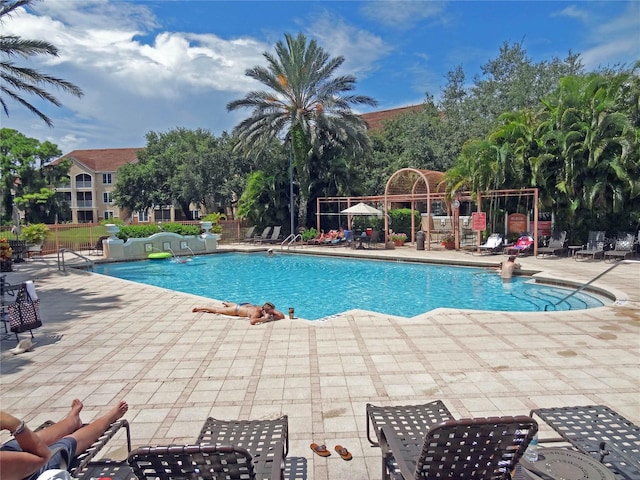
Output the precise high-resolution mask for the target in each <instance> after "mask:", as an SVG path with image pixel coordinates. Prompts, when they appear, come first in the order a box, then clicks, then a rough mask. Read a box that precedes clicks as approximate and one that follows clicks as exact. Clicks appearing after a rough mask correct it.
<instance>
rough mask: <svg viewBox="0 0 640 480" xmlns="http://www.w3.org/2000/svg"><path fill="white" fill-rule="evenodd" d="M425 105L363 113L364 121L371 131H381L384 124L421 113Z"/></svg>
mask: <svg viewBox="0 0 640 480" xmlns="http://www.w3.org/2000/svg"><path fill="white" fill-rule="evenodd" d="M423 108H424V105H410V106H408V107H400V108H392V109H390V110H380V111H379V112H370V113H363V114H362V115H360V116H361V117H362V119H363V120H364V121H365V122H367V125H369V130H381V129H382V127H383V125H382V124H383V122H384V121H385V120H389V119H391V118H393V117H397V116H398V115H403V114H405V113H411V112H419V111H421V110H422V109H423Z"/></svg>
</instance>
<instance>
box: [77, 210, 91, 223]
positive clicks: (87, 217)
mask: <svg viewBox="0 0 640 480" xmlns="http://www.w3.org/2000/svg"><path fill="white" fill-rule="evenodd" d="M78 223H93V210H78Z"/></svg>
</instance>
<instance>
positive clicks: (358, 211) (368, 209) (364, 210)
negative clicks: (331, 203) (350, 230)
mask: <svg viewBox="0 0 640 480" xmlns="http://www.w3.org/2000/svg"><path fill="white" fill-rule="evenodd" d="M340 213H344V214H345V215H377V216H382V212H381V211H380V210H378V209H377V208H373V207H372V206H371V205H367V204H366V203H362V202H360V203H358V204H356V205H354V206H352V207H349V208H346V209H344V210H342V211H341V212H340Z"/></svg>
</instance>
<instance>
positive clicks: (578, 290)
mask: <svg viewBox="0 0 640 480" xmlns="http://www.w3.org/2000/svg"><path fill="white" fill-rule="evenodd" d="M623 263H640V260H620V261H619V262H617V263H614V264H613V265H611V266H610V267H609V268H607V269H606V270H605V271H604V272H601V273H599V274H598V275H596V276H595V277H593V278H592V279H591V280H589V281H588V282H587V283H584V284H582V285H580V286H579V287H578V288H576V289H575V290H574V291H573V292H571V293H570V294H569V295H567V296H565V297H563V298H561V299H560V300H558V301H557V302H556V303H550V304H549V305H545V306H544V311H545V312H546V311H547V307H549V306H551V307H554V308H555V307H557V306H558V305H560V304H561V303H562V302H564V301H565V300H567V299H569V298H571V297H573V296H574V295H575V294H577V293H580V292H581V291H582V290H584V289H585V288H587V287H588V286H589V285H591V284H592V283H593V282H595V281H596V280H598V279H599V278H601V277H603V276H604V275H605V274H606V273H609V272H610V271H611V270H613V269H614V268H616V267H617V266H618V265H622V264H623Z"/></svg>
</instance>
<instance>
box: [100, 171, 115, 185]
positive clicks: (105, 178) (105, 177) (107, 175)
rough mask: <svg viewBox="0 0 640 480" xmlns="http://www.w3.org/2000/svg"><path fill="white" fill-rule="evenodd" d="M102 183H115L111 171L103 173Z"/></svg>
mask: <svg viewBox="0 0 640 480" xmlns="http://www.w3.org/2000/svg"><path fill="white" fill-rule="evenodd" d="M102 183H103V185H111V184H112V183H113V181H112V177H111V174H110V173H103V174H102Z"/></svg>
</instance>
